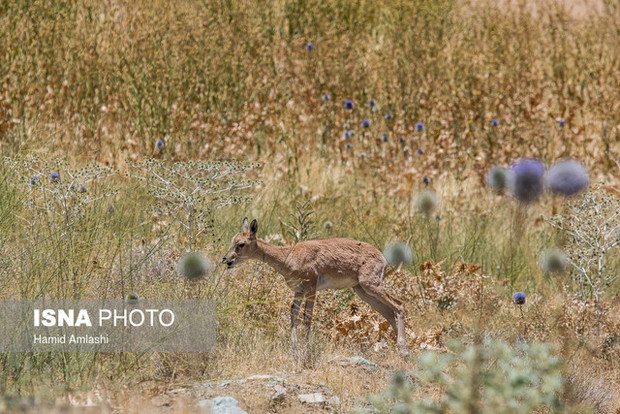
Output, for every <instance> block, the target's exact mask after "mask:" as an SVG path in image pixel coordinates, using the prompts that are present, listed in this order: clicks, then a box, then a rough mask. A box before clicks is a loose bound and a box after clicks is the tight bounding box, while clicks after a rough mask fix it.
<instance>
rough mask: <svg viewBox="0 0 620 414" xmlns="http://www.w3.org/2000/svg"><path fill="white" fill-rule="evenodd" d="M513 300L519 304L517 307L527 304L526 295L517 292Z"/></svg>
mask: <svg viewBox="0 0 620 414" xmlns="http://www.w3.org/2000/svg"><path fill="white" fill-rule="evenodd" d="M512 299H513V300H514V302H515V304H517V305H524V304H525V293H523V292H517V293H515V295H514V296H513V297H512Z"/></svg>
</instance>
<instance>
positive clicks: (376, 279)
mask: <svg viewBox="0 0 620 414" xmlns="http://www.w3.org/2000/svg"><path fill="white" fill-rule="evenodd" d="M384 275H385V265H381V266H380V267H379V265H377V266H375V267H374V268H372V269H368V271H366V272H362V273H360V275H359V285H360V287H361V288H362V289H363V290H364V292H366V293H367V294H368V295H369V296H372V297H373V298H375V299H376V300H377V301H379V302H381V303H382V304H383V305H385V306H386V307H388V308H389V309H391V310H392V312H393V314H394V315H395V317H396V327H395V331H396V344H397V345H398V349H399V351H400V353H401V354H402V355H404V356H407V355H409V351H408V350H407V338H406V334H405V305H404V303H403V302H401V301H400V300H398V299H396V298H394V297H393V296H392V295H390V294H389V293H388V292H387V291H386V290H385V287H384V286H383V277H384ZM392 326H393V325H392Z"/></svg>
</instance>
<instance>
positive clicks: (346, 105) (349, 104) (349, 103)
mask: <svg viewBox="0 0 620 414" xmlns="http://www.w3.org/2000/svg"><path fill="white" fill-rule="evenodd" d="M344 109H353V101H352V100H350V99H348V100H346V101H345V103H344Z"/></svg>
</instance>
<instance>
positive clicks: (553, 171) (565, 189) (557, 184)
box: [546, 160, 590, 196]
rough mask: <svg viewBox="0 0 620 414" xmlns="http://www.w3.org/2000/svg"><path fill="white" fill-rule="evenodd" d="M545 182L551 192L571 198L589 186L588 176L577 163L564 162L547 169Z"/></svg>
mask: <svg viewBox="0 0 620 414" xmlns="http://www.w3.org/2000/svg"><path fill="white" fill-rule="evenodd" d="M546 181H547V185H548V186H549V188H551V190H552V191H553V192H555V193H559V194H562V195H565V196H572V195H575V194H577V193H580V192H581V191H583V190H585V188H586V187H587V186H588V184H590V176H589V174H588V171H587V170H586V168H585V167H584V166H583V164H581V163H580V162H579V161H576V160H564V161H559V162H556V163H555V164H554V165H553V166H552V167H551V168H549V171H548V172H547V176H546Z"/></svg>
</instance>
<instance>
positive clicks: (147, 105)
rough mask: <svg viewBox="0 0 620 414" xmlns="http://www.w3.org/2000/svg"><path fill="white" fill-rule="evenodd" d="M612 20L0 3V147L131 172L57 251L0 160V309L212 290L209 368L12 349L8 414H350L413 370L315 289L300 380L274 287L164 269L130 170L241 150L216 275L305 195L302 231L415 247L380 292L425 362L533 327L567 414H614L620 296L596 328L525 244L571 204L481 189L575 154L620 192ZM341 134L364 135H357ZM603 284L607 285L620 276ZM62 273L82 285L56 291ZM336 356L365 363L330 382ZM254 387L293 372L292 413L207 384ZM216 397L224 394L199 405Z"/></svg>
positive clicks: (377, 323) (584, 10) (603, 11)
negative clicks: (398, 309)
mask: <svg viewBox="0 0 620 414" xmlns="http://www.w3.org/2000/svg"><path fill="white" fill-rule="evenodd" d="M619 25H620V7H618V5H617V3H616V2H613V1H607V0H602V1H595V0H588V1H584V2H572V1H565V2H554V1H537V2H530V1H523V2H521V1H520V2H508V1H507V2H500V3H496V2H487V1H478V0H476V1H469V2H468V1H459V2H452V1H448V0H445V1H444V0H441V1H427V0H415V1H404V0H403V1H401V0H396V1H388V0H378V1H377V0H374V1H370V0H361V1H358V2H354V3H349V2H337V1H323V0H308V1H302V2H292V1H281V2H270V3H264V2H262V3H257V2H249V1H229V2H221V1H209V2H202V3H200V2H192V1H178V2H174V4H171V3H170V2H165V1H162V0H155V1H148V2H147V1H133V2H127V1H121V0H110V1H105V2H100V1H93V0H79V1H75V2H49V1H45V0H38V1H33V2H26V1H14V2H3V3H1V4H0V30H2V32H3V33H4V36H2V37H0V149H1V150H2V152H3V155H5V156H10V157H17V158H19V157H20V156H24V155H26V154H27V153H29V152H34V153H37V154H38V155H39V156H40V157H42V158H43V159H50V158H52V157H53V156H58V157H61V158H67V159H68V161H69V163H70V165H75V166H82V165H84V164H85V163H88V162H96V163H99V164H103V165H109V166H114V167H117V168H119V169H120V172H121V174H120V175H119V177H114V178H111V179H109V180H108V181H107V182H106V184H105V188H115V189H118V190H119V195H117V196H115V197H111V198H110V199H109V200H107V201H109V202H110V205H108V204H107V201H106V202H104V203H100V204H96V205H95V206H94V207H93V208H92V209H90V210H88V213H87V214H86V215H85V219H84V220H83V221H82V222H80V224H79V225H77V226H76V227H75V228H72V231H71V232H70V234H71V236H70V241H71V242H72V243H75V244H74V245H73V244H72V246H75V248H71V249H68V248H67V247H66V246H67V239H66V236H65V235H64V234H61V232H55V231H54V229H58V227H57V223H56V221H54V219H53V218H50V216H46V215H36V214H34V213H33V212H32V211H29V210H28V209H27V208H26V207H25V204H23V202H24V201H25V200H26V199H25V198H24V197H25V194H27V191H23V188H24V187H23V186H21V187H20V183H19V182H18V180H17V178H16V177H15V176H14V175H13V173H12V172H11V170H9V169H7V168H4V167H3V168H2V171H1V172H2V174H1V178H2V180H0V190H2V191H1V193H0V251H1V252H2V253H3V259H2V260H1V261H0V272H1V273H0V276H2V277H3V279H2V280H6V281H8V282H7V283H0V297H1V298H15V297H30V296H36V295H40V294H41V292H48V293H49V294H52V293H50V292H53V294H54V295H57V296H58V295H60V296H62V295H67V296H76V297H85V298H87V297H98V296H99V295H101V294H105V295H107V296H108V297H123V296H124V295H125V294H126V293H127V291H128V290H132V289H135V290H136V291H138V292H139V294H140V296H141V297H143V298H194V297H201V298H205V297H208V298H214V299H216V300H217V301H218V306H219V309H218V311H219V312H218V321H219V332H218V345H217V347H216V350H215V351H214V352H213V353H208V354H199V355H192V354H172V355H170V354H148V355H136V354H121V355H91V356H79V355H78V356H70V357H69V356H65V355H51V356H50V355H39V356H37V355H25V356H20V357H16V356H10V355H6V354H1V355H0V365H1V366H2V368H1V369H2V372H3V374H1V375H0V379H1V381H0V396H2V395H6V396H7V398H8V397H10V398H14V400H9V402H10V404H18V405H19V401H21V400H20V399H21V398H22V397H24V396H26V397H28V396H33V395H34V396H37V400H36V404H35V405H34V407H33V406H32V404H30V403H25V404H24V409H25V410H27V409H31V410H32V411H40V410H43V409H46V410H49V411H50V412H53V411H54V410H62V409H63V408H62V407H66V406H74V407H77V408H75V409H76V410H77V411H81V410H82V408H80V406H81V405H82V403H83V402H84V401H87V400H88V398H91V400H93V401H95V402H97V405H98V407H99V408H95V409H94V410H98V409H101V411H102V412H116V411H126V412H144V410H145V409H146V408H145V407H148V410H153V411H154V412H156V411H160V412H191V411H192V410H193V407H194V404H195V402H196V401H198V400H199V399H203V398H208V397H213V396H216V395H232V396H234V397H236V398H237V399H238V400H239V401H240V405H241V407H242V408H244V409H246V410H247V411H248V412H264V411H272V412H301V411H304V412H307V411H309V410H316V411H327V410H328V408H327V407H308V406H302V405H300V403H299V402H298V400H297V398H296V394H298V393H302V392H314V391H316V392H322V393H324V394H325V395H326V396H328V397H338V399H339V404H336V405H334V406H333V407H332V408H333V410H334V411H336V412H346V411H349V410H351V409H354V408H355V407H358V406H360V405H363V404H364V403H365V400H364V397H365V396H367V395H374V394H378V393H380V392H382V391H384V390H385V389H386V388H387V387H388V385H389V383H390V378H391V375H392V372H394V371H395V370H401V369H402V370H405V371H415V368H416V364H415V360H410V361H404V360H402V359H400V358H399V357H398V356H397V354H396V352H395V344H394V339H393V333H392V332H391V330H390V329H388V326H387V325H386V323H385V322H384V321H383V320H382V319H381V318H380V317H379V316H378V315H377V314H376V313H375V312H373V311H371V310H370V308H368V306H367V305H365V304H364V303H361V301H359V300H358V299H355V297H354V296H353V295H352V292H350V291H340V292H326V293H323V294H321V295H320V298H319V302H318V304H317V309H316V313H315V323H314V327H315V334H314V338H313V342H312V347H311V351H310V355H311V358H310V363H309V364H308V363H306V364H304V363H302V362H301V359H302V358H299V355H297V354H295V353H294V352H291V351H290V349H289V344H288V334H289V333H288V325H289V320H288V318H289V316H288V315H289V314H288V309H289V306H290V301H291V293H290V292H289V291H288V289H287V288H286V286H285V285H284V283H283V282H282V279H281V277H280V276H278V275H277V274H276V273H275V272H274V271H273V270H271V269H269V268H268V267H266V266H264V265H260V264H245V265H244V266H242V267H240V268H238V269H235V270H233V271H225V270H224V269H221V268H218V269H217V270H216V271H215V273H214V274H213V275H212V276H211V278H209V279H208V280H206V281H203V282H201V283H198V284H190V283H186V282H184V281H182V280H180V278H179V277H178V276H177V275H176V274H175V272H174V268H175V263H176V260H177V259H178V257H179V256H180V255H181V254H182V252H183V251H184V250H185V246H186V242H187V240H186V239H185V235H184V234H183V233H182V232H180V231H177V229H176V227H174V221H173V220H172V219H169V218H163V219H161V218H158V217H156V216H155V215H153V214H151V212H150V210H149V208H150V205H151V204H152V199H150V198H149V197H148V196H147V195H146V191H145V188H143V187H141V186H139V185H136V183H135V182H134V181H131V180H129V179H126V178H124V177H122V173H124V172H125V171H126V170H127V168H128V166H127V163H126V161H127V160H132V161H136V160H140V159H143V158H144V157H155V158H158V159H161V160H163V161H165V162H173V161H178V160H192V159H230V158H238V159H242V160H246V161H251V162H254V161H258V162H261V163H262V168H261V169H260V171H258V172H256V176H255V177H256V178H260V179H262V180H263V183H262V184H261V185H260V186H258V187H256V188H255V189H254V190H252V192H251V194H252V196H253V201H252V202H250V203H247V204H243V205H237V206H232V207H230V208H226V209H224V210H219V211H217V212H215V213H214V215H213V219H214V223H215V227H214V229H213V233H212V234H209V235H204V236H202V237H201V238H199V239H198V240H197V243H198V245H199V248H200V249H201V250H202V251H203V252H205V253H206V254H209V255H210V256H212V257H213V258H218V257H221V253H222V252H224V251H225V249H226V248H227V247H228V246H227V243H228V242H229V240H230V237H231V236H232V235H233V234H234V233H235V232H236V231H237V230H238V228H239V223H240V221H241V218H242V217H243V216H250V217H256V218H258V219H259V223H260V228H259V234H260V236H261V237H262V238H268V237H271V238H274V239H277V238H278V237H279V236H280V224H279V223H280V220H283V221H291V220H293V221H294V218H291V216H290V215H291V214H292V213H294V207H295V203H296V202H298V201H301V202H303V201H306V200H311V208H312V210H313V212H314V215H313V216H312V217H313V219H314V221H315V223H314V226H313V228H312V233H313V235H314V236H315V237H333V236H347V237H354V238H358V239H361V240H365V241H367V242H370V243H372V244H374V245H376V246H377V247H378V248H379V249H382V248H383V247H384V246H385V244H386V243H387V242H389V241H392V240H396V239H399V240H408V239H409V240H410V242H411V245H412V247H413V248H414V251H415V256H416V265H415V266H412V267H409V268H405V269H403V270H402V271H400V272H398V273H396V274H394V275H392V276H391V277H390V278H389V280H388V281H387V285H388V286H389V289H391V290H392V291H393V293H394V294H395V295H397V296H398V297H400V298H402V299H403V300H405V301H406V303H407V310H408V319H407V323H408V329H409V335H410V336H409V342H410V346H411V347H412V349H413V354H414V356H417V355H419V354H420V353H421V351H422V350H423V349H437V350H440V351H441V352H448V350H447V348H446V343H447V342H448V341H449V340H450V339H458V340H460V341H463V342H465V343H474V342H475V338H476V337H477V336H480V335H482V336H486V337H492V338H497V339H501V340H505V341H507V342H509V343H514V341H516V338H517V337H518V336H519V335H520V334H522V333H523V332H524V329H526V337H527V338H528V340H531V341H542V342H548V343H551V344H553V345H554V346H555V347H556V351H557V353H558V354H559V355H561V356H562V357H563V359H564V361H565V362H564V363H565V367H564V378H565V384H566V385H565V390H564V391H563V395H562V396H563V399H564V401H565V402H566V408H567V410H573V411H574V412H589V411H588V410H590V411H592V412H603V413H612V412H614V410H618V409H620V394H619V393H618V391H617V390H618V389H620V366H618V361H619V360H620V338H619V337H618V332H620V322H619V321H620V298H619V296H618V293H619V292H620V290H619V287H618V284H617V283H616V284H615V285H612V286H610V287H609V288H608V290H607V294H606V295H605V296H604V298H603V300H602V303H601V309H600V311H601V312H602V318H601V332H600V333H599V335H596V334H595V332H594V327H595V319H596V309H595V308H594V304H593V302H592V301H591V300H590V299H588V298H585V299H582V298H577V297H575V295H574V294H573V290H574V288H575V286H574V284H573V283H572V281H571V277H570V275H569V274H565V275H560V276H555V277H550V276H548V275H545V274H544V273H543V272H542V271H541V270H540V269H539V268H538V266H537V261H538V254H539V253H540V251H541V250H542V249H543V248H545V247H548V246H549V245H550V244H554V243H556V242H557V241H561V238H560V236H559V235H558V234H557V233H556V232H554V231H552V229H551V228H550V227H549V226H548V225H547V224H546V223H545V220H544V219H545V218H549V217H550V216H551V215H553V214H556V213H558V212H564V211H565V210H564V207H563V205H562V200H560V199H559V198H557V197H555V196H548V195H546V196H545V197H543V199H542V200H541V202H540V203H538V204H537V205H535V206H531V207H530V208H528V209H527V210H523V209H520V208H518V207H517V206H516V204H515V203H514V202H513V200H511V199H509V198H508V197H507V196H503V195H499V194H495V193H491V192H490V191H488V190H487V189H486V188H485V186H484V175H485V173H486V171H487V169H488V168H489V167H490V166H492V165H494V164H504V165H507V164H509V163H511V162H512V161H514V160H515V159H517V158H521V157H538V158H540V159H542V160H543V161H544V162H545V163H547V164H550V163H552V162H554V161H556V160H557V159H560V158H563V157H568V156H570V157H574V158H577V159H580V160H581V161H582V162H583V163H584V164H585V165H586V166H587V167H588V169H589V171H590V173H591V176H592V181H593V182H599V181H601V182H602V183H603V184H604V186H605V187H604V188H605V189H606V191H608V192H609V193H610V194H612V195H615V196H618V194H620V193H619V192H618V191H619V189H620V174H619V170H618V168H619V167H620V165H618V164H617V161H614V160H618V156H619V154H620V101H619V100H618V96H620V49H619V48H618V44H620V30H619V27H620V26H619ZM308 42H312V44H313V46H314V49H313V50H312V51H311V52H310V51H308V50H306V44H307V43H308ZM324 94H329V95H330V99H329V100H328V101H324V100H323V99H322V96H323V95H324ZM346 99H352V100H353V101H354V103H355V108H354V109H353V110H350V111H349V110H345V109H344V108H343V104H344V101H345V100H346ZM370 99H374V100H375V101H376V103H377V105H378V106H379V107H380V109H379V110H377V111H373V110H371V108H370V107H369V105H368V101H369V100H370ZM386 114H392V115H393V118H392V119H386V118H385V115H386ZM494 118H496V119H497V120H498V122H499V124H498V125H497V126H496V127H494V126H492V125H491V120H492V119H494ZM362 119H369V120H370V127H369V128H367V129H364V128H362V126H361V122H362ZM559 119H564V120H565V121H566V125H565V126H563V127H562V126H560V125H559V124H558V120H559ZM418 122H423V123H424V130H423V131H418V130H417V128H416V124H417V123H418ZM346 130H354V131H355V134H353V136H352V137H351V138H349V139H347V138H345V135H344V133H345V131H346ZM383 132H386V133H387V134H388V142H387V143H384V142H383V141H382V134H383ZM401 137H402V138H403V139H404V142H402V143H401V142H400V141H399V138H401ZM160 139H161V140H163V141H164V143H165V148H164V149H163V150H158V149H157V148H156V142H157V141H158V140H160ZM347 145H350V148H347ZM418 149H422V150H423V154H419V153H417V150H418ZM362 155H363V156H362ZM253 177H254V176H253ZM424 177H427V178H429V179H430V184H429V185H428V188H430V189H432V190H434V191H436V192H437V193H438V195H439V196H440V199H441V205H440V207H439V209H438V210H437V211H436V212H435V213H434V214H433V215H432V216H431V217H429V218H425V217H421V216H420V215H417V214H415V212H414V211H413V200H414V196H415V194H416V193H418V192H419V191H420V190H422V189H425V188H427V186H426V185H425V184H423V181H422V179H423V178H424ZM22 184H23V183H22ZM24 218H27V219H30V220H31V221H30V222H29V223H30V224H28V225H26V224H24V223H26V222H24ZM327 222H329V223H331V224H332V225H331V226H326V225H325V224H326V223H327ZM607 266H608V267H607V269H608V271H609V272H610V274H612V273H613V272H615V273H617V272H618V269H620V260H619V259H618V257H610V258H609V261H608V262H607ZM50 273H51V274H52V276H50ZM67 274H73V275H74V276H75V282H74V284H72V285H69V284H67V283H64V282H63V280H65V279H64V278H65V277H66V275H67ZM50 280H51V282H50ZM518 290H523V291H525V292H527V294H528V303H527V305H526V307H525V313H524V315H525V318H522V317H521V313H520V312H519V311H518V309H517V308H516V306H515V305H513V304H512V301H511V298H512V294H513V293H514V292H515V291H518ZM382 340H384V341H383V342H382ZM349 356H363V357H365V358H367V359H369V360H371V361H372V362H374V363H375V364H377V370H376V371H372V372H369V371H367V370H366V369H365V368H364V367H361V366H342V365H341V364H340V361H341V359H340V358H341V357H349ZM20 358H21V359H20ZM22 367H27V368H26V369H23V370H22ZM252 375H272V376H275V377H282V378H285V379H286V388H287V394H288V396H287V397H286V399H285V401H284V402H283V403H274V402H272V401H271V399H270V396H271V394H272V393H273V386H272V385H268V384H267V382H268V381H269V380H261V379H258V380H248V382H246V383H243V384H238V383H236V382H234V381H233V382H232V383H231V384H230V385H229V386H226V387H221V386H220V385H219V384H221V382H222V381H225V380H242V379H247V378H249V377H251V376H252ZM205 382H210V383H212V384H213V385H214V387H213V388H211V387H204V386H203V387H199V388H192V386H193V385H194V384H202V383H205ZM440 394H441V390H440V389H437V388H433V387H430V388H428V387H427V388H423V389H422V390H420V395H431V396H434V397H439V395H440ZM2 401H4V400H2V399H0V412H2V410H3V408H2V407H3V406H2ZM10 406H11V405H10ZM615 412H618V411H615Z"/></svg>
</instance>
